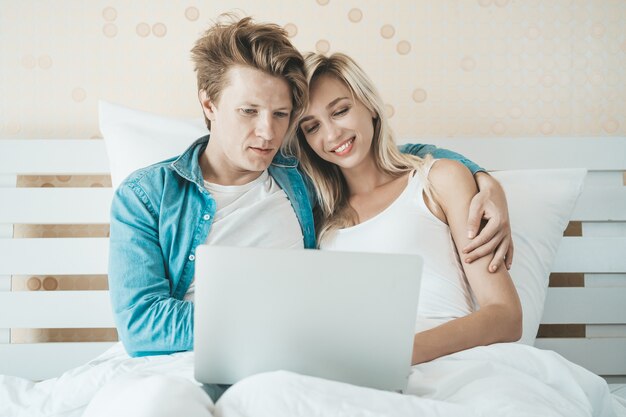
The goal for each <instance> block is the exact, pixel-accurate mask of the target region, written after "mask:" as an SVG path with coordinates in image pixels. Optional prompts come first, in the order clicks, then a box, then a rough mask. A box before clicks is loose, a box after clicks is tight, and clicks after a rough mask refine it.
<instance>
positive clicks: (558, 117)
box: [0, 0, 626, 138]
mask: <svg viewBox="0 0 626 417" xmlns="http://www.w3.org/2000/svg"><path fill="white" fill-rule="evenodd" d="M61 3H62V4H63V7H59V4H60V3H59V2H50V1H44V2H42V1H35V0H23V1H19V2H1V3H0V28H1V29H0V31H1V32H0V47H1V53H2V57H3V59H2V64H1V71H2V76H1V77H0V88H1V90H2V98H1V100H2V105H1V108H0V138H8V137H18V138H77V137H96V138H97V137H99V132H98V123H97V111H96V110H97V101H98V99H101V98H102V99H106V100H111V101H114V102H119V103H122V104H124V105H127V106H131V107H136V108H140V109H143V110H147V111H153V112H158V113H163V114H167V115H171V116H189V117H197V116H199V114H200V112H199V107H198V104H197V100H196V92H195V81H194V74H193V71H192V66H191V62H190V59H189V49H190V48H191V46H192V44H193V41H194V40H195V39H196V37H197V36H198V35H199V34H200V33H201V32H202V31H203V30H204V29H205V28H206V27H207V26H208V25H209V23H210V22H211V20H212V19H214V18H215V17H217V16H218V15H219V14H220V13H222V12H226V11H232V10H239V11H240V13H247V14H250V15H253V16H255V17H256V18H257V19H258V20H263V21H272V22H275V23H278V24H280V25H281V26H283V27H284V28H285V29H286V30H287V33H288V34H289V36H290V37H291V39H292V41H293V43H294V44H295V45H296V46H297V47H298V48H300V49H301V50H302V51H311V50H313V51H319V52H322V53H332V52H335V51H342V52H347V53H349V54H350V55H352V56H353V57H354V58H356V59H357V61H358V62H359V63H361V64H362V66H363V67H364V68H365V69H366V71H367V72H368V73H369V74H370V75H371V76H372V78H373V79H374V80H375V82H376V83H377V85H378V87H379V89H380V91H381V92H382V94H383V96H384V99H385V101H386V103H387V110H388V114H389V115H391V120H392V122H393V127H394V128H395V130H396V132H397V133H398V135H399V136H400V137H422V136H425V137H441V136H531V135H532V136H563V135H594V136H605V135H624V134H626V119H625V117H626V116H625V115H626V108H625V106H626V75H624V74H626V73H625V72H624V71H622V68H624V67H625V66H626V2H624V1H623V0H523V1H522V0H440V1H428V0H410V1H409V0H405V1H394V2H386V1H375V0H367V1H365V0H361V1H359V0H298V1H295V2H294V1H287V0H282V1H279V0H276V1H271V2H270V1H266V2H259V1H253V0H234V1H229V2H227V5H226V4H224V2H200V1H193V0H189V1H176V2H170V1H156V2H155V1H150V2H149V1H147V0H143V1H133V2H127V1H119V0H117V1H116V0H110V1H93V2H84V1H80V0H65V1H62V2H61Z"/></svg>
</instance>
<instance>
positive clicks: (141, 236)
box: [109, 182, 193, 356]
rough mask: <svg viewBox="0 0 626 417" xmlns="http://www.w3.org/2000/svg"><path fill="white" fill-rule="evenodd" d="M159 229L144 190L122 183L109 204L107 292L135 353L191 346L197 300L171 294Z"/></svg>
mask: <svg viewBox="0 0 626 417" xmlns="http://www.w3.org/2000/svg"><path fill="white" fill-rule="evenodd" d="M158 230H159V229H158V215H157V212H156V211H155V209H154V207H153V205H152V204H151V203H150V200H149V199H148V197H147V195H146V194H145V192H144V191H143V189H142V188H141V187H140V186H139V185H138V184H136V183H132V182H124V183H123V184H122V185H121V186H120V187H119V188H118V190H117V191H116V193H115V196H114V198H113V203H112V206H111V226H110V247H109V293H110V296H111V304H112V307H113V315H114V317H115V323H116V325H117V330H118V333H119V337H120V340H121V341H122V342H123V344H124V347H125V348H126V350H127V352H128V353H129V354H130V355H131V356H146V355H157V354H165V353H172V352H177V351H185V350H192V349H193V303H192V302H190V301H182V300H178V299H176V298H173V297H172V296H171V292H170V287H171V282H170V279H168V276H167V272H166V269H165V262H166V261H165V259H164V257H163V253H162V250H161V244H160V240H159V233H158Z"/></svg>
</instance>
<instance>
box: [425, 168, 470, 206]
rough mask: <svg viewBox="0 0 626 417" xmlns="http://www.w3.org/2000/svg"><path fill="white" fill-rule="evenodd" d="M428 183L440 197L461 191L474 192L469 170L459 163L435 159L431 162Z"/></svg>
mask: <svg viewBox="0 0 626 417" xmlns="http://www.w3.org/2000/svg"><path fill="white" fill-rule="evenodd" d="M428 181H429V183H430V185H431V187H433V189H434V190H435V192H436V194H438V195H440V196H444V197H445V196H446V195H454V194H455V193H458V192H459V191H461V190H468V191H469V192H471V193H475V192H476V182H475V181H474V177H473V176H472V173H471V172H470V170H469V169H467V167H466V166H465V165H463V164H462V163H460V162H459V161H455V160H451V159H437V160H435V161H434V162H433V165H432V167H431V168H430V172H429V173H428Z"/></svg>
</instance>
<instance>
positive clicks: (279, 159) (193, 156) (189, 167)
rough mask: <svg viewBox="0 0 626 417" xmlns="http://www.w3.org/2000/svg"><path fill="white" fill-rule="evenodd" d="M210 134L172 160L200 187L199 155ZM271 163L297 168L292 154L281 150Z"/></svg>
mask: <svg viewBox="0 0 626 417" xmlns="http://www.w3.org/2000/svg"><path fill="white" fill-rule="evenodd" d="M209 137H210V135H206V136H203V137H201V138H200V139H198V140H196V141H195V142H194V143H192V144H191V146H189V148H187V150H185V152H183V153H182V154H181V155H180V156H179V157H178V158H176V159H175V160H174V162H172V164H171V166H172V169H174V171H176V172H178V174H179V175H180V176H181V177H183V178H185V179H186V180H188V181H191V182H193V183H194V184H196V185H197V186H198V187H200V188H204V179H203V176H202V170H201V169H200V155H201V154H202V152H204V150H205V149H206V147H207V144H208V143H209ZM272 165H274V166H277V167H281V168H294V169H295V168H297V167H298V160H297V159H296V158H295V157H294V156H289V155H285V154H283V152H282V150H281V151H280V152H278V153H277V154H276V156H274V159H273V160H272Z"/></svg>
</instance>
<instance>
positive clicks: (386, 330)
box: [194, 245, 422, 391]
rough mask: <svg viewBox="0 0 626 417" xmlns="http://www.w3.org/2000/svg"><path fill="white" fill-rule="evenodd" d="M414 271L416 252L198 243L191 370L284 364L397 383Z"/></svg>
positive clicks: (210, 376) (222, 375) (377, 383)
mask: <svg viewBox="0 0 626 417" xmlns="http://www.w3.org/2000/svg"><path fill="white" fill-rule="evenodd" d="M421 272H422V259H421V257H419V256H417V255H397V254H372V253H352V252H334V251H318V250H297V249H260V248H232V247H219V246H205V245H203V246H199V247H198V248H197V251H196V277H195V279H196V281H195V282H196V290H195V325H194V326H195V330H194V331H195V346H194V350H195V377H196V379H197V380H198V381H200V382H203V383H207V384H213V383H217V384H234V383H235V382H237V381H239V380H241V379H243V378H245V377H247V376H250V375H253V374H257V373H260V372H267V371H275V370H288V371H292V372H296V373H300V374H305V375H311V376H316V377H320V378H326V379H331V380H336V381H342V382H347V383H350V384H355V385H361V386H367V387H372V388H378V389H383V390H390V391H402V390H404V389H405V388H406V385H407V381H408V376H409V373H410V365H411V355H412V350H413V336H414V333H415V321H416V316H417V301H418V296H419V288H420V280H421Z"/></svg>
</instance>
